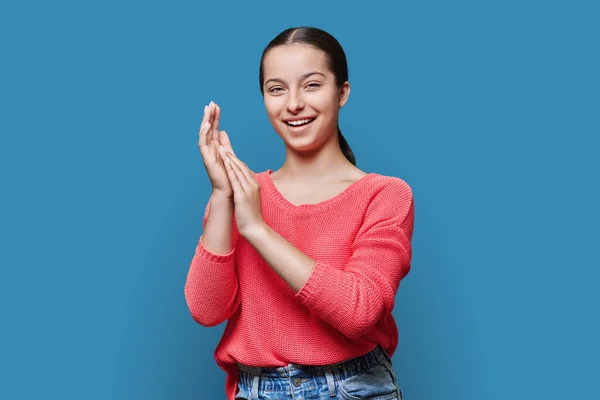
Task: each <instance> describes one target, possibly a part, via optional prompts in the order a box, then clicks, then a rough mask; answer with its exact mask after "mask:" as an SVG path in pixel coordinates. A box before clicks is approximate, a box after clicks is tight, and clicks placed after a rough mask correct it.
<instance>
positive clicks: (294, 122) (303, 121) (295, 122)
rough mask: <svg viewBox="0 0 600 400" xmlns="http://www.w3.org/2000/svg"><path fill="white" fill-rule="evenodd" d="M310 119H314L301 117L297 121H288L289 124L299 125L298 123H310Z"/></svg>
mask: <svg viewBox="0 0 600 400" xmlns="http://www.w3.org/2000/svg"><path fill="white" fill-rule="evenodd" d="M310 121H312V119H310V118H308V119H299V120H297V121H288V122H287V124H288V125H293V126H298V125H304V124H307V123H309V122H310Z"/></svg>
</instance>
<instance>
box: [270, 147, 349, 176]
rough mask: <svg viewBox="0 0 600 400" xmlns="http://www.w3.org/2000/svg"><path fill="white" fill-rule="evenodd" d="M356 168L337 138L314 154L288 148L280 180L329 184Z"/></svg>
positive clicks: (280, 171)
mask: <svg viewBox="0 0 600 400" xmlns="http://www.w3.org/2000/svg"><path fill="white" fill-rule="evenodd" d="M355 168H356V167H355V166H354V165H352V163H351V162H350V161H348V159H347V158H346V156H344V153H343V152H342V149H341V148H340V145H339V142H338V140H337V137H335V140H330V141H328V142H327V143H325V144H323V146H322V147H320V148H319V149H318V150H316V151H314V152H298V151H295V150H293V149H291V148H289V147H286V156H285V162H284V164H283V165H282V167H281V168H280V169H279V170H278V171H277V175H278V178H281V179H285V180H287V179H291V180H294V181H296V182H298V183H318V182H327V181H329V180H331V179H335V178H336V177H340V176H341V175H343V174H347V172H348V171H349V170H353V169H355Z"/></svg>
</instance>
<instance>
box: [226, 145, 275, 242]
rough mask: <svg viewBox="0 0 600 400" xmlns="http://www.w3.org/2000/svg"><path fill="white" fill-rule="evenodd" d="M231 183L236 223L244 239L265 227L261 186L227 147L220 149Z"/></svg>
mask: <svg viewBox="0 0 600 400" xmlns="http://www.w3.org/2000/svg"><path fill="white" fill-rule="evenodd" d="M220 153H221V158H222V159H223V161H224V164H225V168H226V171H227V176H228V177H229V182H230V183H231V187H232V188H233V201H234V208H235V222H236V224H237V229H238V232H239V233H240V235H241V236H242V237H245V238H248V235H250V234H251V233H252V232H254V231H256V230H257V229H261V228H263V227H264V225H265V221H264V219H263V216H262V209H261V204H260V185H259V184H258V181H257V180H256V178H255V177H254V173H253V172H252V171H251V170H250V168H248V166H247V165H246V164H244V163H243V162H241V161H240V160H238V158H237V157H236V156H235V154H233V152H230V151H229V150H228V149H226V148H225V147H221V148H220Z"/></svg>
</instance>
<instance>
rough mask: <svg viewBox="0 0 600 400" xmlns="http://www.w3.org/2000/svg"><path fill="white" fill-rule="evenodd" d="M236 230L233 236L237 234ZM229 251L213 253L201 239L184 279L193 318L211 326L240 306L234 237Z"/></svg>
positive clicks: (206, 212) (205, 218)
mask: <svg viewBox="0 0 600 400" xmlns="http://www.w3.org/2000/svg"><path fill="white" fill-rule="evenodd" d="M209 211H210V200H209V201H208V204H207V205H206V210H205V213H204V219H203V228H205V227H206V221H207V219H208V213H209ZM235 232H236V231H235V229H234V233H233V235H234V238H235V237H236V233H235ZM233 243H234V246H233V249H232V250H231V252H229V254H223V255H221V254H214V253H211V252H209V251H208V250H207V249H206V248H205V247H204V246H203V244H202V236H201V237H200V239H199V240H198V245H197V247H196V251H195V254H194V256H193V258H192V262H191V265H190V268H189V271H188V275H187V280H186V282H185V287H184V294H185V299H186V302H187V305H188V308H189V310H190V313H191V315H192V317H193V318H194V320H195V321H196V322H198V323H199V324H201V325H203V326H206V327H209V326H216V325H219V324H220V323H222V322H224V321H225V320H227V319H228V318H229V317H230V316H231V315H232V314H233V313H234V312H235V310H236V309H237V308H238V306H239V304H240V296H239V295H238V290H239V283H238V277H237V273H236V269H235V239H234V241H233Z"/></svg>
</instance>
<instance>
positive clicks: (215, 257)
mask: <svg viewBox="0 0 600 400" xmlns="http://www.w3.org/2000/svg"><path fill="white" fill-rule="evenodd" d="M234 253H235V247H234V248H233V249H231V251H230V252H229V253H227V254H215V253H212V252H210V251H208V250H207V249H206V247H204V245H203V244H202V236H200V239H199V240H198V246H197V247H196V254H198V255H200V257H202V259H204V260H205V261H209V262H214V263H220V264H225V263H228V262H231V261H232V260H233V255H234Z"/></svg>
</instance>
